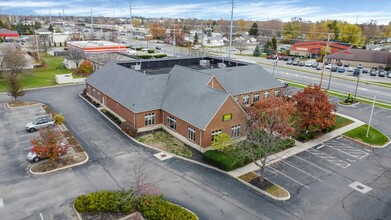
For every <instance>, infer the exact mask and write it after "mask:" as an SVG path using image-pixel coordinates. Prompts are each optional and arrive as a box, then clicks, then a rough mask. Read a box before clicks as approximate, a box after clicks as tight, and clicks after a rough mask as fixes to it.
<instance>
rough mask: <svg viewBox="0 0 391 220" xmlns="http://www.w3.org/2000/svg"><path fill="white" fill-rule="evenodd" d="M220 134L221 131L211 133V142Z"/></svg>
mask: <svg viewBox="0 0 391 220" xmlns="http://www.w3.org/2000/svg"><path fill="white" fill-rule="evenodd" d="M218 134H221V129H220V130H216V131H212V142H213V141H214V140H215V137H216V135H218Z"/></svg>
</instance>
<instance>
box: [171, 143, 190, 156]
mask: <svg viewBox="0 0 391 220" xmlns="http://www.w3.org/2000/svg"><path fill="white" fill-rule="evenodd" d="M189 148H190V146H183V145H178V144H175V143H174V144H173V146H172V149H171V151H170V153H173V154H176V155H179V156H181V157H186V158H191V157H192V156H193V152H192V151H191V150H190V149H189Z"/></svg>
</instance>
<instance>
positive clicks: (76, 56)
mask: <svg viewBox="0 0 391 220" xmlns="http://www.w3.org/2000/svg"><path fill="white" fill-rule="evenodd" d="M84 58H85V55H84V52H83V51H80V50H75V49H70V50H69V54H68V60H71V61H73V62H75V64H76V68H78V67H79V65H80V62H81V60H83V59H84Z"/></svg>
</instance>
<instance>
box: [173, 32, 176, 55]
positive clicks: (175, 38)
mask: <svg viewBox="0 0 391 220" xmlns="http://www.w3.org/2000/svg"><path fill="white" fill-rule="evenodd" d="M173 44H174V57H176V36H175V24H174V42H173Z"/></svg>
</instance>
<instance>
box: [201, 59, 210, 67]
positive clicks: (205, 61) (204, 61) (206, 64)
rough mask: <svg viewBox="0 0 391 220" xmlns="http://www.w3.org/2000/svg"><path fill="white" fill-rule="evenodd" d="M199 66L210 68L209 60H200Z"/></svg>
mask: <svg viewBox="0 0 391 220" xmlns="http://www.w3.org/2000/svg"><path fill="white" fill-rule="evenodd" d="M200 65H201V66H210V60H200Z"/></svg>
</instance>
